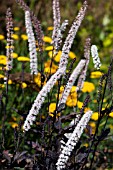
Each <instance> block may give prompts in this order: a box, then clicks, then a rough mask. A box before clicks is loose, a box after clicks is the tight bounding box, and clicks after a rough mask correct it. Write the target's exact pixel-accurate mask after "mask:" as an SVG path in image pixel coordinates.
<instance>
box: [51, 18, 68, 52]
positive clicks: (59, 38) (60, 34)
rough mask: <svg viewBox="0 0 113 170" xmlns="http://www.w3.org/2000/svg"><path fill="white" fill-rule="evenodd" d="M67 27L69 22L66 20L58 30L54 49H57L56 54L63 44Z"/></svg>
mask: <svg viewBox="0 0 113 170" xmlns="http://www.w3.org/2000/svg"><path fill="white" fill-rule="evenodd" d="M67 25H68V20H65V21H64V22H63V23H62V25H61V27H60V28H59V29H58V30H57V34H56V36H55V38H54V48H55V51H54V54H57V53H58V51H59V49H60V46H61V44H62V38H63V33H64V32H65V29H66V26H67ZM52 43H53V42H52Z"/></svg>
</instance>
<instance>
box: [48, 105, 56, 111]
mask: <svg viewBox="0 0 113 170" xmlns="http://www.w3.org/2000/svg"><path fill="white" fill-rule="evenodd" d="M55 109H56V103H51V104H50V105H49V113H53V112H54V111H55Z"/></svg>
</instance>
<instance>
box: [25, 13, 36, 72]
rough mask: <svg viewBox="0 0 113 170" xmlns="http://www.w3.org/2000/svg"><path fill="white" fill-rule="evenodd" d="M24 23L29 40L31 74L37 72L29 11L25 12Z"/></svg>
mask: <svg viewBox="0 0 113 170" xmlns="http://www.w3.org/2000/svg"><path fill="white" fill-rule="evenodd" d="M25 25H26V32H27V36H28V42H29V55H30V69H31V74H37V52H36V43H35V36H34V33H33V28H32V23H31V19H30V12H29V11H26V12H25Z"/></svg>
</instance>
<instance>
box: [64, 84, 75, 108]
mask: <svg viewBox="0 0 113 170" xmlns="http://www.w3.org/2000/svg"><path fill="white" fill-rule="evenodd" d="M66 105H67V106H69V107H73V106H76V105H77V93H76V86H73V87H72V88H71V91H70V94H69V96H68V98H67V101H66Z"/></svg>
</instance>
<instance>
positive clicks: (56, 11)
mask: <svg viewBox="0 0 113 170" xmlns="http://www.w3.org/2000/svg"><path fill="white" fill-rule="evenodd" d="M60 18H61V17H60V7H59V0H53V22H54V28H53V34H52V39H53V44H55V41H56V38H57V33H58V30H59V28H60Z"/></svg>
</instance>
